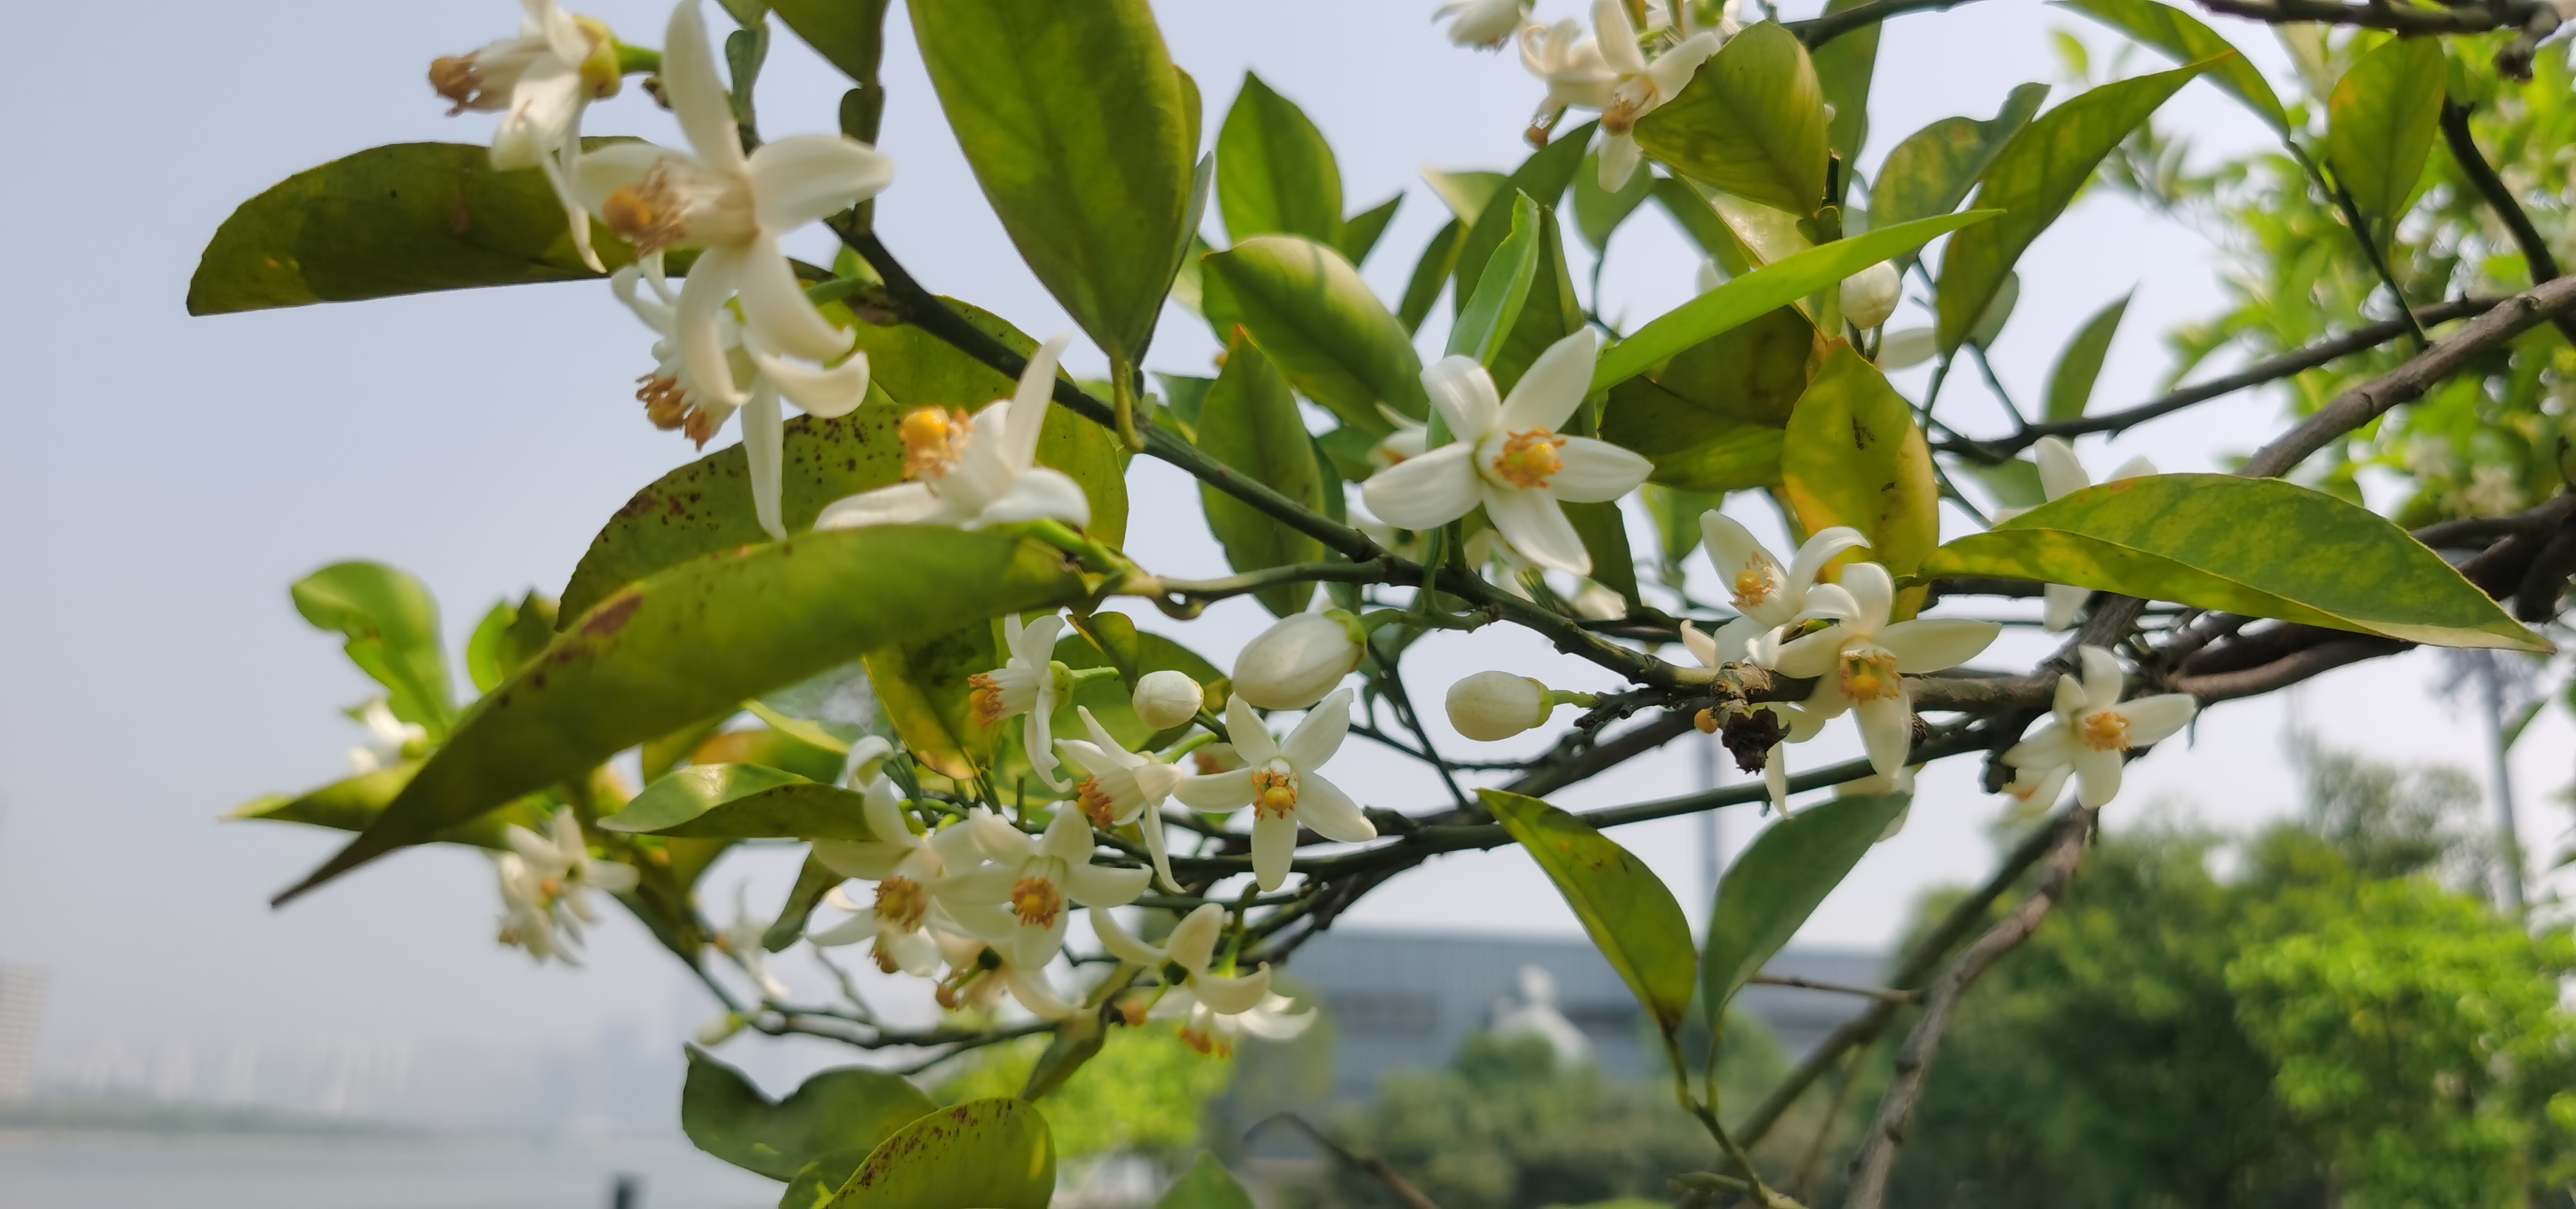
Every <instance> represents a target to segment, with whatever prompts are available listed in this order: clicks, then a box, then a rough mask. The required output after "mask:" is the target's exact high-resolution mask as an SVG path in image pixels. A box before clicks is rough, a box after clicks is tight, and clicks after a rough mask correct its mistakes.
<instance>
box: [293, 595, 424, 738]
mask: <svg viewBox="0 0 2576 1209" xmlns="http://www.w3.org/2000/svg"><path fill="white" fill-rule="evenodd" d="M289 594H290V595H291V596H293V597H294V600H295V611H296V612H297V613H300V614H302V615H303V616H304V620H305V621H307V622H310V623H312V626H313V628H314V629H317V630H328V631H333V632H336V633H338V634H340V635H342V636H344V637H346V638H347V639H348V642H347V643H346V644H344V645H343V646H342V647H341V649H342V650H343V651H345V652H347V653H348V656H349V662H351V663H354V664H357V665H358V670H360V671H363V672H365V673H366V674H367V675H368V676H369V677H370V678H372V679H373V680H374V681H375V682H376V683H378V684H381V685H383V686H385V694H386V698H385V700H386V705H387V706H388V708H390V709H392V710H393V713H394V716H395V717H397V718H400V719H402V720H403V721H405V722H409V723H412V724H413V725H416V726H419V727H421V728H423V729H425V730H427V731H428V732H429V737H430V738H431V739H433V740H435V739H440V738H444V737H445V736H446V734H447V729H448V726H449V725H450V724H451V723H452V722H453V720H454V719H455V717H456V702H455V698H454V697H453V696H451V695H450V693H449V690H448V684H447V647H446V644H444V643H442V642H441V641H440V640H439V636H438V601H437V599H436V598H435V597H432V596H431V595H430V594H429V588H428V587H427V586H426V585H424V584H422V583H421V582H420V580H418V579H416V578H413V577H412V576H411V575H410V574H408V573H406V572H403V571H400V570H397V569H395V568H393V567H388V566H386V565H384V564H383V563H375V562H345V563H333V564H331V565H330V566H327V567H324V568H322V569H321V570H319V571H316V572H314V573H312V574H311V575H307V576H305V577H304V578H302V579H299V580H296V581H295V586H294V587H293V588H291V589H290V590H289Z"/></svg>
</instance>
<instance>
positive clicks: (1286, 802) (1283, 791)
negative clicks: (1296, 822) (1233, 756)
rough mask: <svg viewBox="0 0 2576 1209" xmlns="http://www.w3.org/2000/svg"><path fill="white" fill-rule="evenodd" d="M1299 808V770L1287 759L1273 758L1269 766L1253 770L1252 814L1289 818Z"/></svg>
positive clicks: (1260, 816) (1263, 816) (1255, 815)
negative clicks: (1291, 812)
mask: <svg viewBox="0 0 2576 1209" xmlns="http://www.w3.org/2000/svg"><path fill="white" fill-rule="evenodd" d="M1295 809H1297V770H1296V769H1293V768H1290V767H1288V762H1287V761H1285V760H1273V761H1271V762H1270V766H1269V767H1267V768H1256V769H1254V770H1253V772H1252V814H1253V817H1254V818H1282V819H1284V818H1287V817H1288V814H1289V812H1290V811H1293V810H1295Z"/></svg>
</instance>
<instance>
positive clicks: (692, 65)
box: [662, 0, 744, 173]
mask: <svg viewBox="0 0 2576 1209" xmlns="http://www.w3.org/2000/svg"><path fill="white" fill-rule="evenodd" d="M662 96H663V99H664V100H666V101H668V102H669V103H670V109H671V116H673V117H675V118H678V119H679V120H680V130H681V132H682V133H684V134H686V135H688V136H689V148H690V149H691V150H693V151H695V152H697V153H698V159H700V160H701V161H703V162H705V164H706V165H707V166H708V167H710V168H713V169H715V170H717V171H719V172H727V173H733V172H740V171H742V170H743V167H744V163H743V158H742V135H741V134H740V133H739V132H738V131H737V130H736V129H735V127H734V124H733V99H732V98H731V97H730V96H728V95H727V94H726V90H725V82H724V80H723V79H722V78H721V77H719V76H718V75H717V74H716V56H715V51H714V50H713V49H712V48H710V47H709V46H708V44H707V26H706V22H705V21H703V20H701V19H700V18H699V16H698V0H680V4H679V6H678V7H676V8H673V9H672V10H671V25H670V28H669V29H668V30H666V31H665V32H664V33H663V35H662Z"/></svg>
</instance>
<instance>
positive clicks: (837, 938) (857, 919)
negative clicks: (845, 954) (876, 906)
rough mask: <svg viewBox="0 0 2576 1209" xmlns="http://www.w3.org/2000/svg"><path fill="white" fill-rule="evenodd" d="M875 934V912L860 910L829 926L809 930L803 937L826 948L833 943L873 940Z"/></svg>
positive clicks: (854, 942)
mask: <svg viewBox="0 0 2576 1209" xmlns="http://www.w3.org/2000/svg"><path fill="white" fill-rule="evenodd" d="M876 935H877V913H876V912H874V911H862V912H860V913H858V914H856V915H853V916H851V917H849V918H848V919H845V920H842V921H841V922H839V923H837V924H833V925H832V926H831V927H828V928H816V929H814V930H812V931H809V932H807V933H806V934H805V939H806V940H807V941H809V942H811V943H814V944H818V945H822V946H824V947H826V948H828V947H831V946H833V945H852V944H857V943H859V942H860V941H862V940H874V939H876Z"/></svg>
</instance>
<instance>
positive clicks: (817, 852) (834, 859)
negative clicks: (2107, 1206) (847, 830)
mask: <svg viewBox="0 0 2576 1209" xmlns="http://www.w3.org/2000/svg"><path fill="white" fill-rule="evenodd" d="M868 829H869V830H871V831H873V830H875V829H876V824H875V822H874V821H873V820H871V821H870V822H869V824H868ZM911 851H912V850H911V849H909V848H898V847H896V846H895V845H893V844H870V843H864V842H861V841H858V840H816V841H814V859H815V860H818V861H821V862H823V866H824V867H825V868H827V869H830V870H831V871H832V872H834V873H838V874H840V875H841V876H843V877H855V878H861V879H864V880H866V881H872V882H873V881H878V880H880V879H882V878H884V877H885V876H886V875H887V874H889V873H892V872H894V867H895V866H896V865H897V864H900V863H902V861H903V858H904V857H905V856H906V855H909V854H910V853H911Z"/></svg>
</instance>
